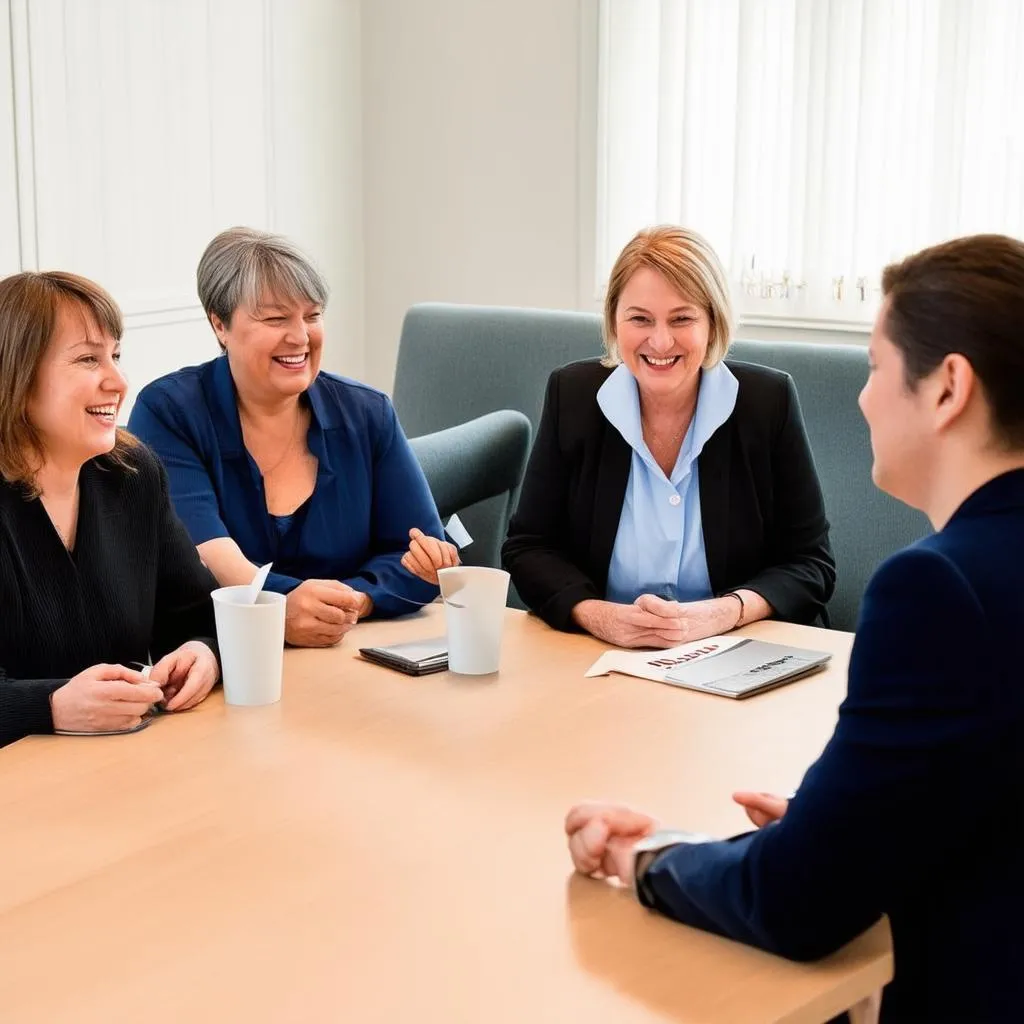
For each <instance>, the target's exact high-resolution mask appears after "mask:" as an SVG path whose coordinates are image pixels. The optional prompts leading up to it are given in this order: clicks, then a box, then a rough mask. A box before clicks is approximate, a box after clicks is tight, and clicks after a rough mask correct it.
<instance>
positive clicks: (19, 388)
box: [0, 270, 138, 496]
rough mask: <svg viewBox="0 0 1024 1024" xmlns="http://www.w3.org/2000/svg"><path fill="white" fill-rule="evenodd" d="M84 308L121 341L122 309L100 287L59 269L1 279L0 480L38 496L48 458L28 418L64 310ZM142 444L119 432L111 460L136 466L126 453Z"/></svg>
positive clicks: (125, 466) (119, 464)
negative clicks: (37, 480)
mask: <svg viewBox="0 0 1024 1024" xmlns="http://www.w3.org/2000/svg"><path fill="white" fill-rule="evenodd" d="M69 303H73V304H75V305H78V306H80V307H82V309H83V310H84V311H85V312H88V313H91V314H92V316H93V317H95V319H96V322H97V323H98V324H99V326H100V327H101V328H102V329H103V330H105V331H106V332H107V333H108V334H110V336H111V337H113V338H115V339H116V340H118V341H120V339H121V335H122V334H123V333H124V323H123V321H122V318H121V310H120V309H118V307H117V303H116V302H114V300H113V299H112V298H111V297H110V295H109V294H108V293H107V292H106V291H104V289H102V288H101V287H100V286H99V285H98V284H94V283H93V282H92V281H89V280H87V279H86V278H84V277H79V276H78V275H77V274H67V273H64V272H63V271H59V270H50V271H46V272H40V273H37V272H32V271H28V272H26V273H23V274H14V275H13V276H11V277H8V278H5V279H4V280H2V281H0V477H2V478H3V479H4V480H6V481H8V482H9V483H18V484H22V485H23V486H24V488H25V490H26V491H27V492H28V494H29V495H30V496H34V495H35V494H37V493H38V490H37V488H36V487H35V483H34V480H35V475H36V473H37V472H38V470H39V467H40V465H41V463H42V462H43V460H44V459H45V457H46V456H45V451H44V449H43V443H42V440H41V439H40V437H39V434H38V432H37V431H36V429H35V427H34V426H33V425H32V422H31V420H30V419H29V416H28V403H29V399H30V397H31V395H32V389H33V387H34V386H35V382H36V377H37V375H38V373H39V366H40V364H41V363H42V361H43V357H44V356H45V355H46V351H47V349H48V348H49V347H50V342H51V341H52V340H53V332H54V329H55V327H56V324H57V317H58V315H59V313H60V310H61V309H62V308H63V307H64V306H66V305H67V304H69ZM137 443H138V442H137V441H136V440H135V438H133V437H132V436H131V435H130V434H128V433H127V432H126V431H123V430H118V431H117V441H116V442H115V445H114V448H113V451H111V452H109V453H108V454H107V456H106V458H107V460H108V461H109V462H113V463H114V464H115V465H117V466H120V467H122V468H125V469H127V468H130V466H129V464H128V463H127V462H126V461H125V453H126V451H127V450H128V449H130V448H133V447H135V445H136V444H137Z"/></svg>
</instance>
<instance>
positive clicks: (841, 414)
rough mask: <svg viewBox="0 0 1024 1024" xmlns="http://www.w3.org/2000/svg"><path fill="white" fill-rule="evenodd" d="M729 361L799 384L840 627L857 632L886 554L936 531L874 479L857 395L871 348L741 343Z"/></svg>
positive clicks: (833, 611) (832, 610)
mask: <svg viewBox="0 0 1024 1024" xmlns="http://www.w3.org/2000/svg"><path fill="white" fill-rule="evenodd" d="M729 358H730V359H737V360H744V361H746V362H750V363H760V364H761V365H763V366H774V367H775V368H776V369H779V370H785V371H786V373H788V374H789V375H790V376H791V377H792V378H793V380H794V381H795V383H796V390H797V394H798V395H799V396H800V408H801V409H802V410H803V414H804V422H805V423H806V424H807V435H808V437H809V439H810V442H811V451H812V452H813V453H814V464H815V466H816V467H817V470H818V478H819V479H820V480H821V489H822V491H823V492H824V494H825V511H826V514H827V515H828V519H829V522H830V523H831V524H832V532H831V537H832V548H833V550H834V551H835V556H836V592H835V594H834V595H833V597H832V600H831V602H830V603H829V606H828V612H829V618H830V619H831V623H832V626H833V627H834V628H835V629H853V628H854V627H855V626H856V624H857V614H858V611H859V609H860V599H861V597H862V595H863V593H864V587H865V586H866V585H867V582H868V579H869V578H870V577H871V574H872V573H873V572H874V571H875V569H876V568H878V565H879V563H881V562H882V561H883V560H884V559H885V558H886V557H887V556H889V555H891V554H892V553H893V552H894V551H898V550H899V549H900V548H902V547H905V546H906V545H907V544H911V543H913V541H915V540H918V539H919V538H921V537H923V536H924V535H925V534H926V533H928V532H929V531H930V529H931V527H930V526H929V523H928V520H927V519H926V518H925V517H924V516H923V515H922V514H921V513H920V512H917V511H915V510H914V509H911V508H908V507H907V506H906V505H904V504H903V503H902V502H900V501H897V500H896V499H895V498H891V497H889V495H888V494H885V493H883V492H882V491H880V490H878V488H877V487H875V485H874V484H873V483H872V482H871V462H872V458H871V442H870V439H869V435H868V428H867V424H866V423H865V422H864V417H863V416H861V413H860V409H859V408H858V406H857V396H858V395H859V394H860V390H861V388H862V387H863V386H864V382H865V381H866V380H867V376H868V356H867V349H866V348H864V347H862V346H860V345H819V344H814V343H811V342H800V341H778V342H775V341H735V342H733V344H732V346H731V348H730V350H729Z"/></svg>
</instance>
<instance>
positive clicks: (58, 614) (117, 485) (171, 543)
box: [0, 272, 219, 746]
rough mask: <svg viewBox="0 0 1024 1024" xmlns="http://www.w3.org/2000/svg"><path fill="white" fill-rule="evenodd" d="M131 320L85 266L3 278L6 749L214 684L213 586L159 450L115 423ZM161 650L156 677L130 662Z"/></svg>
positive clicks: (1, 624)
mask: <svg viewBox="0 0 1024 1024" xmlns="http://www.w3.org/2000/svg"><path fill="white" fill-rule="evenodd" d="M121 332H122V321H121V312H120V310H119V309H118V308H117V305H116V304H115V303H114V300H113V299H112V298H111V297H110V296H109V295H108V294H107V293H106V292H105V291H104V290H103V289H102V288H100V287H99V285H96V284H94V283H93V282H92V281H88V280H86V279H85V278H82V277H77V276H76V275H74V274H65V273H59V272H49V273H24V274H16V275H14V276H13V277H8V278H7V279H6V280H4V281H0V608H2V609H3V612H2V614H0V746H2V745H3V744H6V743H12V742H14V741H15V740H18V739H21V738H22V737H23V736H28V735H31V734H33V733H49V732H54V731H58V732H74V733H83V732H84V733H89V732H91V733H96V732H117V731H127V730H132V729H135V728H137V727H138V726H140V725H141V724H143V722H144V721H145V720H147V718H146V716H147V713H148V712H149V710H150V708H151V707H152V706H153V705H154V704H159V703H162V702H166V707H167V709H168V710H172V711H173V710H179V709H184V708H187V707H192V706H193V705H195V704H198V703H199V701H201V700H202V699H203V698H204V697H205V696H206V695H207V694H208V693H209V692H210V689H211V688H212V687H213V685H214V684H215V683H216V682H217V678H218V675H219V668H218V665H217V659H216V657H215V655H214V644H213V641H212V640H211V639H204V638H208V637H212V636H213V635H214V618H213V604H212V601H211V599H210V591H211V590H212V589H213V587H215V586H216V583H215V582H214V580H213V578H212V577H211V576H210V574H209V573H208V572H207V571H206V569H205V568H204V567H203V565H202V563H201V562H200V560H199V556H198V555H197V554H196V551H195V548H194V547H193V546H192V544H191V542H190V541H189V537H188V534H187V533H186V532H185V528H184V527H183V526H182V524H181V522H180V521H179V520H178V518H177V517H176V516H175V514H174V510H173V509H172V507H171V501H170V498H169V496H168V493H167V479H166V477H165V475H164V472H163V470H162V468H161V466H160V463H159V462H158V461H157V459H156V458H155V457H154V456H153V454H152V453H151V452H150V451H148V450H147V449H146V448H145V447H144V446H143V445H140V444H139V443H138V442H137V441H135V440H134V439H133V438H132V437H131V436H130V435H128V434H126V433H125V432H124V431H121V430H118V428H117V415H118V411H119V410H120V408H121V403H122V402H123V401H124V396H125V393H126V391H127V387H128V386H127V383H126V381H125V379H124V376H123V375H122V373H121V370H120V368H119V366H118V362H119V360H120V357H121V340H120V339H121ZM151 656H152V657H153V658H155V659H156V664H155V665H153V667H152V669H151V670H150V671H149V673H148V678H147V677H145V676H144V675H143V673H142V672H140V671H139V670H138V669H136V668H132V667H131V666H132V663H133V662H136V663H143V664H148V662H149V660H150V657H151Z"/></svg>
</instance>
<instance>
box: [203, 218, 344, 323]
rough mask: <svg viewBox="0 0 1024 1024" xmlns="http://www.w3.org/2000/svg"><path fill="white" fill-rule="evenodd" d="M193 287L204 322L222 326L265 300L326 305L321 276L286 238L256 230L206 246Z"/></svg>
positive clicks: (232, 231)
mask: <svg viewBox="0 0 1024 1024" xmlns="http://www.w3.org/2000/svg"><path fill="white" fill-rule="evenodd" d="M196 287H197V289H198V291H199V301H200V302H201V303H202V304H203V309H204V310H205V311H206V316H207V319H209V318H210V317H212V316H213V315H214V314H216V315H217V316H218V317H219V318H220V320H221V321H222V322H223V323H224V324H225V326H230V324H231V317H232V316H233V314H234V312H235V310H236V309H238V307H239V306H247V307H248V308H249V309H256V308H258V307H259V304H260V301H261V299H262V298H263V296H264V295H266V294H268V293H269V294H271V295H276V296H278V297H279V298H292V299H298V298H303V299H306V300H307V301H309V302H315V303H317V304H318V305H320V306H324V305H326V303H327V295H328V289H327V283H326V282H325V281H324V279H323V277H322V275H321V274H320V271H318V270H317V269H316V267H314V266H313V264H312V263H311V262H310V261H309V259H308V258H307V257H306V256H305V255H304V254H303V253H302V252H301V251H300V250H299V249H298V248H297V247H296V246H295V245H293V244H292V243H291V242H290V241H288V239H287V238H284V237H283V236H281V235H272V234H270V233H269V232H267V231H257V230H256V229H255V228H228V230H227V231H222V232H221V233H220V234H219V235H217V237H216V238H215V239H214V240H213V241H212V242H210V244H209V245H208V246H207V247H206V251H205V252H204V253H203V255H202V258H201V259H200V260H199V267H198V268H197V269H196Z"/></svg>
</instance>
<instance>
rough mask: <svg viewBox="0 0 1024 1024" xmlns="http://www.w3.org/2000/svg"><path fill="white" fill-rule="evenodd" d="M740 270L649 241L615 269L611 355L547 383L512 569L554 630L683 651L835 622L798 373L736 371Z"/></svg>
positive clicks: (667, 229)
mask: <svg viewBox="0 0 1024 1024" xmlns="http://www.w3.org/2000/svg"><path fill="white" fill-rule="evenodd" d="M731 330H732V311H731V307H730V303H729V293H728V284H727V281H726V276H725V271H724V270H723V268H722V265H721V263H720V261H719V259H718V257H717V256H716V255H715V253H714V251H713V250H712V248H711V247H710V246H709V245H708V243H707V242H706V241H705V240H704V239H703V238H702V237H701V236H700V235H698V234H696V233H695V232H693V231H687V230H684V229H683V228H679V227H673V226H663V227H658V228H652V229H648V230H644V231H641V232H640V233H639V234H637V235H636V237H635V238H633V240H632V241H631V242H629V244H628V245H627V246H626V247H625V249H623V251H622V253H621V254H620V256H619V258H618V260H617V261H616V263H615V266H614V268H613V269H612V273H611V278H610V280H609V284H608V290H607V296H606V299H605V317H604V335H605V348H606V358H605V359H604V360H603V361H602V362H600V363H599V362H597V361H596V360H595V361H586V362H581V363H573V364H571V365H569V366H566V367H563V368H562V369H560V370H556V371H555V372H554V373H553V374H552V375H551V378H550V380H549V381H548V389H547V396H546V398H545V401H544V411H543V414H542V416H541V422H540V426H539V428H538V431H537V440H536V443H535V444H534V447H533V452H532V453H531V456H530V463H529V466H528V468H527V471H526V477H525V479H524V482H523V490H522V496H521V498H520V501H519V506H518V508H517V509H516V513H515V515H514V516H513V518H512V520H511V523H510V524H509V532H508V539H507V540H506V542H505V544H504V547H503V549H502V560H503V563H504V566H505V568H506V569H507V570H508V571H509V573H510V574H511V576H512V581H513V583H514V584H515V586H516V589H517V590H518V592H519V595H520V596H521V597H522V598H523V600H524V601H525V602H526V604H527V605H528V606H529V608H530V609H531V610H533V611H534V612H536V613H537V614H538V615H539V616H540V617H541V618H543V619H544V621H545V622H547V623H548V624H549V625H550V626H553V627H554V628H555V629H563V630H571V629H583V630H586V631H587V632H589V633H592V634H593V635H594V636H597V637H599V638H600V639H602V640H606V641H608V642H609V643H613V644H618V645H620V646H624V647H645V646H647V647H671V646H673V645H675V644H680V643H684V642H687V641H690V640H699V639H701V638H703V637H706V636H711V635H713V634H717V633H724V632H728V631H729V630H731V629H733V628H735V627H736V626H739V625H743V624H745V623H750V622H754V621H756V620H758V619H763V618H766V617H768V616H775V617H777V618H781V619H786V620H790V621H793V622H805V623H809V622H819V621H824V620H825V605H826V603H827V601H828V600H829V598H830V597H831V596H832V591H833V589H834V587H835V561H834V559H833V556H832V549H831V546H830V544H829V538H828V532H829V531H828V522H827V520H826V518H825V508H824V502H823V500H822V495H821V486H820V485H819V483H818V477H817V474H816V472H815V469H814V461H813V459H812V457H811V451H810V446H809V444H808V441H807V434H806V431H805V430H804V424H803V418H802V416H801V413H800V403H799V401H798V400H797V394H796V389H795V388H794V386H793V381H792V379H791V378H790V377H789V376H788V375H787V374H784V373H780V372H779V371H777V370H770V369H767V368H765V367H762V366H753V365H750V364H745V363H739V362H723V358H724V356H725V354H726V351H727V349H728V346H729V340H730V336H731Z"/></svg>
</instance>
